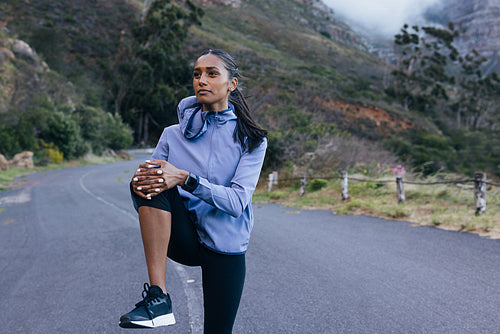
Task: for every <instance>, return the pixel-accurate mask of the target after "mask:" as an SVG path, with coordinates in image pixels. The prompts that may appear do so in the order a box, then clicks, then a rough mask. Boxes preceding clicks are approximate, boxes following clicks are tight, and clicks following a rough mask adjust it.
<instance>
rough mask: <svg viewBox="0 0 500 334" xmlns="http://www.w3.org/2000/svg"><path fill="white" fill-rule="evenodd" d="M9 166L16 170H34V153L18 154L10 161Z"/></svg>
mask: <svg viewBox="0 0 500 334" xmlns="http://www.w3.org/2000/svg"><path fill="white" fill-rule="evenodd" d="M9 166H10V167H16V168H34V167H35V165H34V164H33V152H30V151H24V152H21V153H18V154H16V155H15V156H14V158H12V160H10V161H9Z"/></svg>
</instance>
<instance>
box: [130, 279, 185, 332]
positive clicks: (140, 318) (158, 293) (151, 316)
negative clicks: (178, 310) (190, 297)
mask: <svg viewBox="0 0 500 334" xmlns="http://www.w3.org/2000/svg"><path fill="white" fill-rule="evenodd" d="M142 297H143V300H141V301H140V302H138V303H137V304H135V309H133V310H132V311H130V312H129V313H126V314H124V315H122V316H121V317H120V327H123V328H154V327H160V326H168V325H173V324H175V318H174V314H173V313H172V302H171V301H170V296H169V295H168V294H164V293H163V291H162V290H161V288H160V287H158V286H156V285H153V286H149V284H148V283H144V291H143V292H142Z"/></svg>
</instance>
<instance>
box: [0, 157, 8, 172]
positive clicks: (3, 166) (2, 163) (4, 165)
mask: <svg viewBox="0 0 500 334" xmlns="http://www.w3.org/2000/svg"><path fill="white" fill-rule="evenodd" d="M7 169H9V162H8V161H7V159H5V157H4V156H3V155H2V154H0V170H7Z"/></svg>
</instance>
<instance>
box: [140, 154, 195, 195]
mask: <svg viewBox="0 0 500 334" xmlns="http://www.w3.org/2000/svg"><path fill="white" fill-rule="evenodd" d="M188 175H189V172H187V171H185V170H182V169H178V168H176V167H175V166H174V165H172V164H171V163H169V162H166V161H164V160H151V161H149V160H146V162H145V163H142V164H140V165H139V168H138V169H137V170H136V172H135V174H134V176H133V178H132V188H133V190H134V192H135V193H136V194H137V195H138V196H139V197H142V198H145V199H151V198H152V197H153V196H156V195H158V194H160V193H161V192H163V191H165V190H167V189H170V188H173V187H175V186H177V185H183V184H184V181H185V180H186V178H187V176H188Z"/></svg>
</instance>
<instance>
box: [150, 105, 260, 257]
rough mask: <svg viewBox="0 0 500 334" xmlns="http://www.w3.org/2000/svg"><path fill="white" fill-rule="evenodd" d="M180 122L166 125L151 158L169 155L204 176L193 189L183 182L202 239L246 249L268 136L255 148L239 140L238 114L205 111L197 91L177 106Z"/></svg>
mask: <svg viewBox="0 0 500 334" xmlns="http://www.w3.org/2000/svg"><path fill="white" fill-rule="evenodd" d="M177 115H178V117H179V124H176V125H172V126H169V127H167V128H165V129H164V130H163V133H162V135H161V137H160V140H159V142H158V145H157V146H156V149H155V151H154V152H153V155H152V159H158V160H166V161H168V162H170V163H171V164H172V165H174V166H175V167H177V168H180V169H184V170H187V171H188V172H191V173H194V174H196V175H198V176H199V178H200V183H199V185H198V187H197V188H196V189H195V190H194V191H193V192H192V193H189V192H187V191H184V190H183V189H182V188H181V187H178V189H179V193H180V195H181V196H182V197H184V198H187V199H188V200H187V201H186V202H185V205H186V207H187V209H188V210H194V211H195V212H196V216H197V222H196V230H197V232H198V236H199V239H200V242H201V243H202V244H204V245H205V246H206V247H208V248H210V249H212V250H214V251H216V252H219V253H223V254H243V253H245V252H246V250H247V247H248V241H249V239H250V232H251V231H252V227H253V211H252V194H253V191H254V190H255V186H256V185H257V181H258V179H259V174H260V170H261V168H262V163H263V161H264V155H265V152H266V147H267V140H266V139H264V141H263V142H262V144H261V145H260V146H259V147H257V148H256V149H254V150H253V151H252V153H249V152H248V150H243V148H242V147H241V145H240V144H239V142H238V141H236V142H235V141H234V137H233V133H234V129H235V127H236V118H237V117H236V115H235V112H234V107H233V106H232V104H230V105H229V109H227V110H224V111H218V112H215V111H206V112H203V111H202V108H201V104H200V103H199V102H198V100H197V99H196V97H195V96H191V97H187V98H185V99H183V100H182V101H181V102H180V103H179V105H178V107H177Z"/></svg>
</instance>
